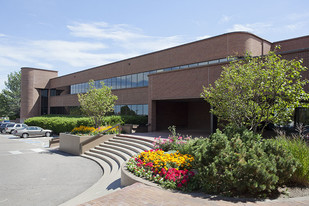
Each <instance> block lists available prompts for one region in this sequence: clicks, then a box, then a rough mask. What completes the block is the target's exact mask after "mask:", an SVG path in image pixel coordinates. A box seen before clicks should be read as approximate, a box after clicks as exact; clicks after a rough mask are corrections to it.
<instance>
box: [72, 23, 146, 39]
mask: <svg viewBox="0 0 309 206" xmlns="http://www.w3.org/2000/svg"><path fill="white" fill-rule="evenodd" d="M67 28H68V29H69V30H70V31H71V34H72V35H73V36H77V37H84V38H97V39H112V40H115V41H117V40H118V41H119V40H120V41H128V40H129V39H134V38H140V37H143V35H141V34H139V33H140V31H139V30H138V29H136V28H134V27H130V26H129V25H126V24H116V25H109V24H107V23H106V22H95V23H89V24H86V23H75V24H74V25H68V26H67Z"/></svg>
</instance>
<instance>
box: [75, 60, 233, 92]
mask: <svg viewBox="0 0 309 206" xmlns="http://www.w3.org/2000/svg"><path fill="white" fill-rule="evenodd" d="M235 59H236V58H222V59H215V60H210V61H205V62H197V63H193V64H186V65H181V66H175V67H168V68H163V69H162V68H161V69H157V70H152V71H148V72H141V73H137V74H129V75H124V76H118V77H113V78H109V79H104V80H97V81H95V87H96V88H101V87H102V86H101V81H104V84H105V85H106V86H108V87H111V88H112V89H125V88H135V87H144V86H148V81H149V79H148V75H149V74H155V73H159V72H163V71H172V70H178V69H185V68H191V67H197V66H204V65H209V64H217V63H222V62H229V61H233V60H235ZM88 89H89V85H88V82H87V83H80V84H75V85H71V91H70V93H71V94H77V93H85V92H87V91H88Z"/></svg>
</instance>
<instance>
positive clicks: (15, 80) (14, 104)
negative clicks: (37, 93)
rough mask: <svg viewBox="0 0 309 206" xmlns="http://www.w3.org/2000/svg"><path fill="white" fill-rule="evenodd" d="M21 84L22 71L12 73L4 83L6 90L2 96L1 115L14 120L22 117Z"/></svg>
mask: <svg viewBox="0 0 309 206" xmlns="http://www.w3.org/2000/svg"><path fill="white" fill-rule="evenodd" d="M20 82H21V71H19V72H11V73H10V74H9V75H8V80H7V81H5V82H4V84H5V89H3V90H2V92H1V94H0V107H1V109H0V115H1V116H11V117H13V118H16V117H19V115H20Z"/></svg>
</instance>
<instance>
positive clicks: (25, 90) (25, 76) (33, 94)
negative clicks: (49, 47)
mask: <svg viewBox="0 0 309 206" xmlns="http://www.w3.org/2000/svg"><path fill="white" fill-rule="evenodd" d="M57 76H58V71H50V70H43V69H36V68H29V67H23V68H21V103H20V104H21V105H20V106H21V108H20V120H21V122H23V121H24V120H25V119H27V118H29V117H33V116H39V115H40V90H41V89H45V88H47V87H48V83H49V80H50V79H51V78H55V77H57Z"/></svg>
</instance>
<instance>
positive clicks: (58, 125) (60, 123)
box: [25, 115, 148, 134]
mask: <svg viewBox="0 0 309 206" xmlns="http://www.w3.org/2000/svg"><path fill="white" fill-rule="evenodd" d="M146 119H147V116H119V115H112V116H106V117H103V121H102V122H103V123H104V125H103V126H105V125H116V124H123V123H126V124H145V122H146V123H147V121H146ZM147 120H148V119H147ZM25 124H27V125H29V126H30V125H33V126H39V127H42V128H44V129H51V130H53V132H54V133H56V134H59V133H61V132H71V131H72V130H73V129H74V128H75V127H79V126H87V127H94V122H93V120H92V119H91V118H89V117H83V116H78V115H77V116H64V115H44V116H40V117H31V118H29V119H26V120H25Z"/></svg>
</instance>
